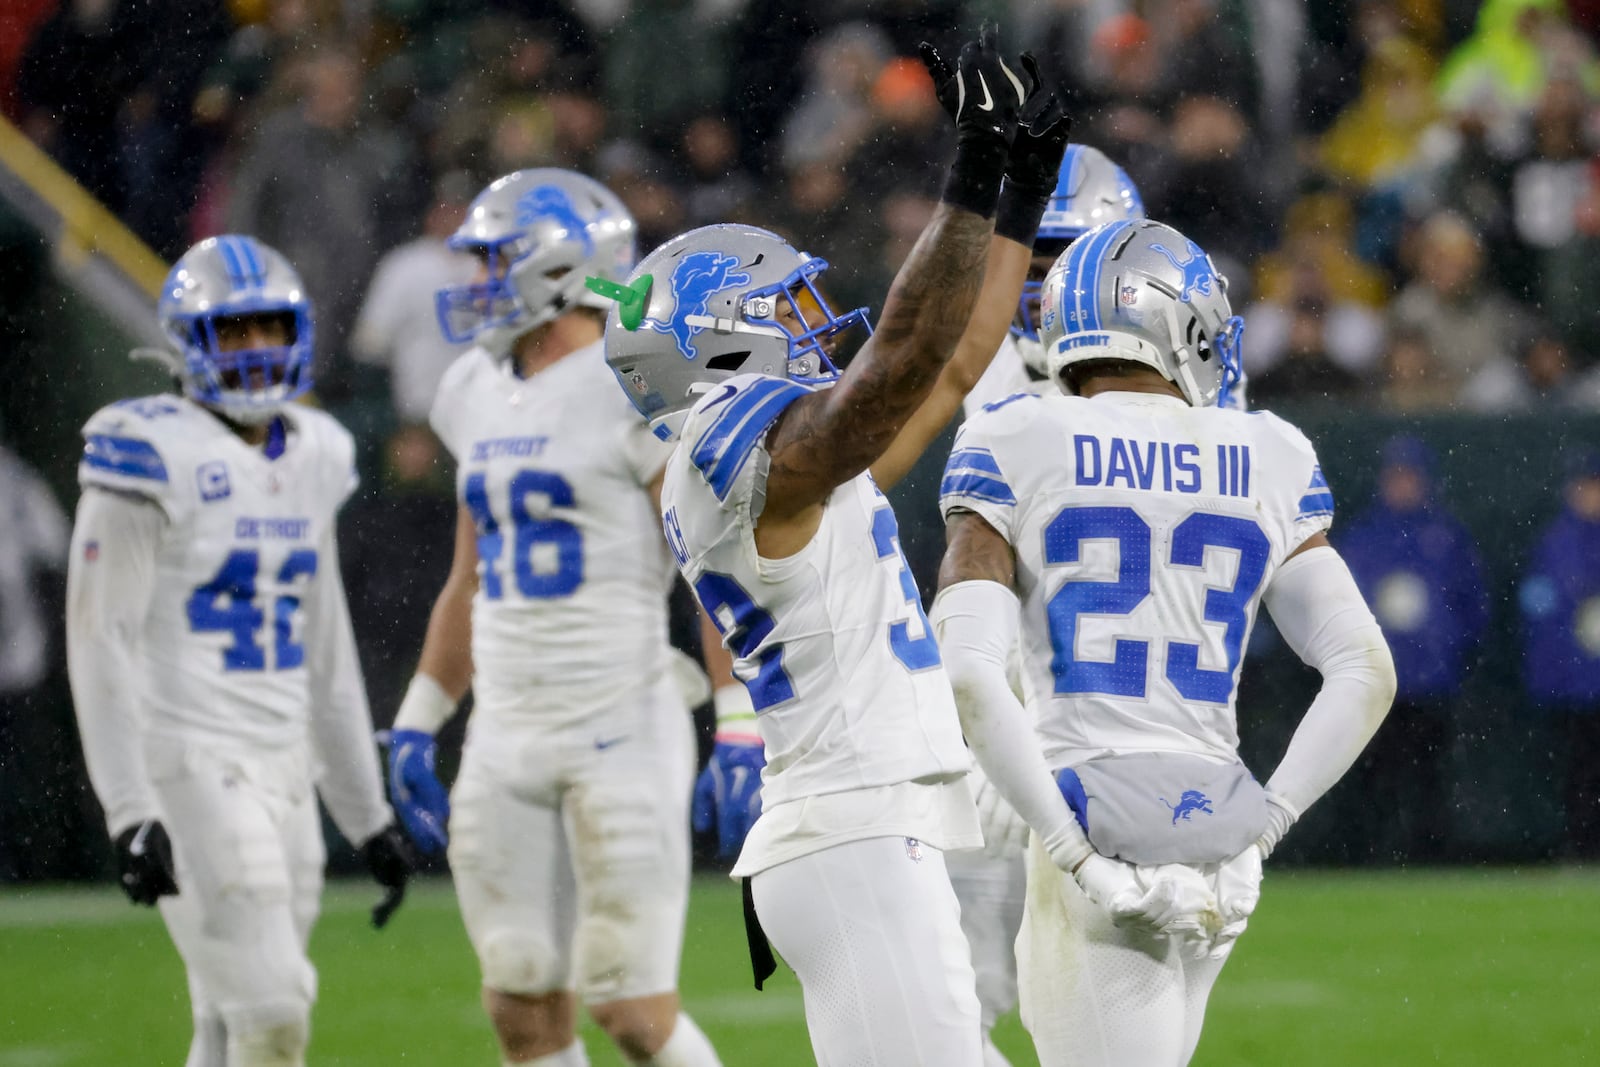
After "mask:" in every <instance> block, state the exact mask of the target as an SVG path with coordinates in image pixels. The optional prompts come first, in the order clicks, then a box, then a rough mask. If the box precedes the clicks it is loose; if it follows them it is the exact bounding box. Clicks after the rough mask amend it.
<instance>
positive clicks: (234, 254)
mask: <svg viewBox="0 0 1600 1067" xmlns="http://www.w3.org/2000/svg"><path fill="white" fill-rule="evenodd" d="M217 250H218V251H219V252H221V253H222V266H223V269H225V270H226V271H227V272H228V285H229V286H231V287H232V288H233V290H234V291H235V292H237V291H238V290H240V289H243V288H244V287H245V285H246V282H245V279H244V260H243V258H242V257H240V255H239V250H238V249H237V248H235V247H234V243H233V238H232V237H219V238H217Z"/></svg>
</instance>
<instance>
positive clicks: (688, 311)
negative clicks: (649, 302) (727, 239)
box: [640, 252, 750, 359]
mask: <svg viewBox="0 0 1600 1067" xmlns="http://www.w3.org/2000/svg"><path fill="white" fill-rule="evenodd" d="M671 284H672V295H673V298H674V301H675V304H674V307H673V309H672V317H671V318H669V319H668V320H667V321H666V322H661V321H659V320H657V319H645V320H644V322H642V323H640V325H642V326H644V327H645V328H647V329H650V330H654V331H655V332H656V333H665V334H671V335H672V338H673V340H675V341H676V342H677V345H678V351H679V352H680V353H681V354H682V355H683V358H684V359H693V358H694V357H695V350H694V336H695V334H697V333H699V332H700V331H701V330H703V329H705V327H704V326H701V325H690V323H689V321H688V320H689V317H690V316H691V315H704V314H706V311H707V309H708V308H709V306H710V304H711V298H712V296H714V295H715V294H717V293H720V292H721V291H722V290H724V289H729V288H732V287H734V286H738V285H749V284H750V275H749V274H747V273H745V272H744V271H742V270H740V269H739V257H738V256H730V255H726V254H724V253H722V252H690V253H689V254H688V255H686V256H684V257H683V258H682V259H680V260H678V265H677V266H675V267H673V268H672V283H671Z"/></svg>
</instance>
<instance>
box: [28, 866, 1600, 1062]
mask: <svg viewBox="0 0 1600 1067" xmlns="http://www.w3.org/2000/svg"><path fill="white" fill-rule="evenodd" d="M1267 888H1268V892H1267V896H1266V899H1265V902H1264V903H1263V904H1262V907H1261V910H1260V912H1259V913H1258V915H1257V918H1256V920H1255V921H1254V922H1253V923H1252V927H1251V930H1250V933H1249V934H1248V935H1247V936H1246V937H1245V938H1244V940H1243V941H1242V942H1241V943H1240V947H1239V949H1238V951H1237V952H1236V953H1235V955H1234V959H1233V961H1232V962H1231V963H1230V964H1229V966H1228V969H1227V971H1226V972H1224V974H1223V976H1222V979H1221V981H1220V982H1219V983H1218V986H1217V990H1216V992H1215V994H1214V995H1213V997H1212V1001H1211V1010H1210V1013H1209V1018H1208V1019H1207V1025H1206V1032H1205V1036H1204V1038H1203V1039H1202V1040H1201V1044H1200V1051H1199V1054H1198V1055H1197V1056H1196V1058H1195V1063H1196V1065H1197V1067H1224V1065H1235V1064H1263V1065H1278V1064H1294V1065H1302V1067H1316V1065H1321V1064H1327V1065H1330V1067H1331V1065H1337V1067H1351V1065H1357V1064H1359V1065H1366V1064H1408V1065H1409V1064H1421V1063H1447V1064H1452V1065H1456V1067H1462V1065H1470V1064H1484V1065H1488V1064H1495V1065H1501V1064H1538V1065H1541V1067H1554V1065H1565V1064H1585V1063H1600V1007H1597V1001H1600V962H1597V960H1600V877H1597V876H1596V874H1595V872H1594V871H1592V870H1590V871H1581V870H1566V871H1552V870H1538V871H1526V872H1515V871H1503V870H1500V871H1491V872H1476V871H1463V872H1458V873H1426V874H1403V873H1393V874H1378V875H1374V874H1274V875H1273V876H1272V877H1271V878H1270V880H1269V882H1268V887H1267ZM374 897H375V891H374V890H371V889H369V888H368V887H366V886H362V885H356V884H350V885H340V886H335V887H334V888H333V889H331V890H330V891H329V893H328V896H327V898H326V901H325V909H324V917H323V920H322V922H321V924H320V925H319V926H318V929H317V933H316V936H315V939H314V940H313V943H312V955H313V957H314V958H315V960H316V962H317V965H318V968H319V969H320V972H321V987H322V992H321V999H320V1001H319V1002H318V1004H317V1012H316V1020H315V1031H314V1036H313V1045H312V1050H313V1058H312V1062H313V1063H314V1064H316V1065H318V1067H357V1065H361V1067H366V1065H372V1067H378V1065H389V1064H395V1063H402V1064H404V1063H418V1064H452V1065H454V1064H462V1065H473V1064H481V1065H484V1067H492V1065H494V1064H496V1063H497V1062H498V1061H497V1060H496V1058H495V1054H494V1044H493V1041H492V1040H491V1038H490V1036H489V1031H488V1026H487V1023H486V1022H485V1021H484V1019H483V1018H482V1016H481V1014H480V1012H479V1008H478V1001H477V992H476V986H477V976H476V966H475V963H474V961H473V959H472V954H471V951H470V949H469V948H468V946H467V941H466V936H465V934H464V933H463V931H462V929H461V922H460V919H459V917H458V916H457V913H456V911H455V906H454V901H453V898H452V897H451V896H450V894H449V891H448V887H447V886H445V885H443V884H433V885H428V886H425V887H423V888H422V889H421V890H420V891H418V892H414V893H413V894H412V896H411V898H410V899H409V900H408V901H407V903H406V906H405V908H404V909H403V910H402V911H401V912H400V914H399V915H398V916H397V918H396V920H395V923H394V925H393V926H392V927H391V928H390V929H389V930H387V931H386V932H384V933H381V934H379V933H374V932H373V931H371V930H370V929H368V928H367V927H366V925H365V921H364V920H365V908H366V907H367V905H369V904H370V903H371V901H372V900H373V899H374ZM0 974H3V975H4V977H3V979H0V981H3V987H0V988H3V991H0V1067H66V1065H78V1064H84V1065H88V1064H140V1065H142V1064H152V1065H154V1064H178V1063H181V1062H182V1060H183V1054H184V1049H185V1048H186V1046H187V1041H188V1025H189V1024H188V1004H187V998H186V994H185V991H184V984H183V973H182V969H181V966H180V964H179V961H178V958H177V954H176V953H175V952H174V951H173V949H172V947H171V945H170V944H169V943H168V941H167V938H166V934H165V932H164V931H163V929H162V927H161V923H160V921H159V919H157V917H156V916H155V915H154V914H153V913H151V912H145V911H136V910H134V909H133V908H131V907H129V906H127V905H126V904H125V903H123V902H122V900H121V898H120V897H119V896H117V895H115V893H114V892H113V891H112V890H110V889H104V890H92V891H91V890H79V889H45V890H16V889H9V890H5V891H0ZM683 988H684V991H685V992H684V997H685V1001H686V1003H687V1006H688V1009H689V1010H690V1012H692V1013H693V1014H694V1015H695V1017H696V1018H697V1019H698V1020H699V1022H700V1024H701V1026H702V1027H703V1028H704V1029H705V1031H706V1033H707V1034H709V1035H710V1037H711V1038H712V1040H713V1041H714V1042H715V1043H716V1045H717V1047H718V1049H719V1050H720V1052H721V1053H722V1056H723V1059H724V1061H725V1062H726V1063H728V1064H729V1065H730V1067H735V1065H741V1064H762V1065H765V1064H780V1065H781V1064H807V1063H810V1062H811V1057H810V1047H809V1045H808V1044H807V1042H806V1037H805V1028H804V1022H803V1020H802V1017H801V1010H800V994H799V989H798V987H797V986H796V984H795V982H794V979H793V976H792V975H790V974H789V973H788V972H787V971H780V974H779V976H778V978H777V979H776V980H775V981H774V982H772V983H770V984H769V985H768V988H767V991H766V992H764V993H757V992H755V991H754V990H753V989H751V988H750V982H749V977H748V970H747V964H746V962H745V958H744V945H743V930H742V927H741V925H740V922H739V908H738V895H737V893H736V892H735V890H734V888H733V886H732V885H731V884H730V883H728V882H726V881H725V880H722V879H704V880H701V881H699V882H697V883H696V885H695V893H694V897H693V903H692V908H691V913H690V916H689V933H688V939H687V946H686V949H685V959H684V977H683ZM586 1035H587V1037H588V1040H589V1048H590V1055H591V1057H592V1059H593V1062H594V1063H595V1064H596V1067H601V1065H614V1064H620V1063H621V1061H620V1060H619V1059H618V1058H617V1057H616V1056H615V1054H614V1053H612V1052H611V1051H610V1050H609V1048H607V1047H606V1046H605V1043H604V1041H603V1039H601V1038H600V1036H599V1035H598V1034H597V1033H595V1032H594V1031H592V1030H589V1031H586ZM999 1040H1000V1043H1001V1045H1002V1047H1003V1048H1004V1049H1005V1050H1006V1051H1007V1052H1008V1053H1009V1054H1010V1055H1011V1056H1012V1059H1013V1062H1014V1063H1016V1064H1017V1065H1018V1067H1021V1065H1023V1064H1032V1063H1034V1062H1035V1061H1034V1058H1033V1056H1032V1054H1031V1052H1030V1051H1028V1045H1027V1035H1026V1034H1025V1033H1023V1031H1022V1029H1021V1027H1020V1026H1019V1025H1018V1024H1017V1023H1016V1022H1015V1020H1014V1019H1013V1020H1009V1021H1007V1022H1003V1023H1002V1026H1001V1029H1000V1033H999Z"/></svg>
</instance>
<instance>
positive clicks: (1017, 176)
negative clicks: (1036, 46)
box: [872, 52, 1072, 489]
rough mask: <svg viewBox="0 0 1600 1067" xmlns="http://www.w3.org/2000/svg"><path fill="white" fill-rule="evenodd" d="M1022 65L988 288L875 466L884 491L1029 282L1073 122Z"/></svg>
mask: <svg viewBox="0 0 1600 1067" xmlns="http://www.w3.org/2000/svg"><path fill="white" fill-rule="evenodd" d="M1022 66H1023V69H1024V72H1025V73H1026V75H1027V76H1028V78H1029V79H1030V81H1031V83H1032V84H1033V85H1034V87H1035V88H1034V91H1033V92H1032V93H1030V94H1029V97H1028V100H1027V102H1026V104H1025V105H1024V107H1023V114H1022V119H1023V122H1022V125H1021V126H1020V127H1019V129H1018V130H1017V136H1016V139H1015V140H1014V141H1012V142H1011V151H1010V154H1009V155H1008V156H1007V160H1006V180H1005V185H1004V186H1003V187H1002V188H1001V190H1000V203H999V206H998V208H997V209H996V212H995V223H994V237H993V238H991V239H990V241H989V252H988V259H987V262H986V263H985V266H984V273H983V288H982V289H980V290H979V292H978V298H977V304H976V306H975V307H974V308H973V311H972V315H971V317H970V318H968V320H967V326H966V329H965V330H964V331H963V332H962V334H961V339H960V341H958V342H957V343H956V349H955V354H954V355H953V356H952V357H951V359H950V362H949V363H947V364H945V366H944V369H943V370H942V371H940V372H939V377H938V380H937V381H935V382H934V385H933V389H932V391H930V392H929V393H928V395H927V398H926V399H924V400H923V402H922V404H921V405H920V406H919V407H918V408H917V409H916V411H915V412H913V414H912V415H911V417H910V418H909V419H907V420H906V423H905V425H904V426H902V427H901V428H900V432H899V433H898V434H896V435H895V437H894V439H893V440H892V441H891V442H890V444H889V447H888V450H887V451H885V452H884V453H883V454H882V455H881V456H879V457H878V459H877V460H876V461H874V462H873V464H872V477H873V479H874V480H875V481H876V482H877V483H878V485H879V487H880V488H883V489H888V488H889V487H890V486H892V485H894V484H895V483H896V482H898V481H899V480H900V479H901V478H903V477H905V475H906V472H907V471H909V470H910V469H911V468H912V466H914V465H915V464H916V462H917V460H918V459H919V458H920V457H921V456H922V453H923V452H924V451H925V450H926V449H927V447H928V446H929V445H930V444H932V443H933V440H934V438H936V437H938V436H939V434H940V433H942V432H943V431H944V428H945V427H946V426H947V425H949V423H950V420H951V419H952V418H954V417H955V414H956V412H957V411H959V410H960V409H961V402H962V400H963V399H964V398H965V397H966V395H967V394H968V393H970V392H972V389H973V387H974V386H976V385H977V384H978V379H979V378H982V377H983V373H984V371H986V370H988V369H989V364H990V363H991V362H993V361H994V357H995V354H996V353H997V352H998V351H999V350H1000V345H1001V344H1002V343H1003V342H1004V341H1005V338H1006V333H1007V331H1008V330H1009V329H1010V327H1011V322H1012V319H1013V318H1014V317H1015V315H1016V313H1017V303H1018V301H1019V300H1020V298H1021V296H1022V286H1023V283H1024V282H1026V281H1027V280H1028V265H1029V263H1030V262H1031V261H1032V258H1033V242H1034V237H1035V236H1036V234H1037V233H1038V230H1039V219H1040V217H1041V216H1042V215H1043V214H1044V209H1045V207H1046V205H1047V204H1049V202H1050V195H1051V193H1053V192H1054V191H1055V187H1056V183H1057V181H1058V179H1059V176H1060V171H1061V158H1062V156H1063V155H1064V154H1065V153H1066V149H1067V138H1068V136H1069V135H1070V134H1071V132H1072V120H1071V119H1070V118H1069V117H1068V116H1067V114H1066V112H1065V111H1064V110H1063V108H1062V106H1061V102H1060V99H1059V97H1057V96H1056V95H1054V94H1053V93H1047V92H1045V90H1044V89H1043V88H1042V84H1043V83H1042V82H1041V80H1040V78H1039V72H1038V68H1037V66H1036V65H1035V64H1034V62H1033V57H1032V56H1030V55H1028V54H1027V53H1026V52H1024V53H1023V55H1022Z"/></svg>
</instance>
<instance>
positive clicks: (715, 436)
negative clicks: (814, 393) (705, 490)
mask: <svg viewBox="0 0 1600 1067" xmlns="http://www.w3.org/2000/svg"><path fill="white" fill-rule="evenodd" d="M806 392H807V390H806V389H805V388H804V387H802V386H799V385H796V384H794V383H793V382H789V381H785V380H783V379H782V378H766V379H763V380H761V381H758V382H755V383H753V384H751V385H750V386H748V387H747V388H745V389H743V390H741V391H740V392H739V393H738V394H737V395H735V396H734V397H733V398H732V399H731V400H729V401H727V403H726V405H725V406H724V407H723V409H722V411H721V412H720V413H719V414H718V415H717V419H716V421H715V422H713V423H712V424H711V427H710V428H709V429H707V430H706V432H705V433H704V434H702V435H701V437H700V440H699V441H697V442H696V443H695V446H694V451H693V452H692V453H690V457H689V458H690V461H691V462H692V463H694V465H695V466H696V467H697V468H699V470H700V473H701V474H702V475H704V476H705V479H706V482H707V484H709V485H710V486H711V491H712V492H713V493H715V494H716V495H717V499H718V500H725V499H727V496H728V492H729V491H730V490H731V489H732V488H733V483H734V480H735V479H737V478H738V476H739V472H740V471H741V470H743V469H744V464H745V460H747V459H749V458H750V453H751V452H752V451H753V450H754V449H755V447H756V442H757V441H759V440H760V439H761V435H762V434H764V433H766V432H767V428H768V427H769V426H771V425H772V423H773V421H774V420H776V419H777V417H778V416H779V415H781V414H783V412H784V410H785V409H786V408H788V406H789V405H790V404H792V403H794V402H795V401H796V400H799V399H800V398H801V397H802V396H805V395H806Z"/></svg>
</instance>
